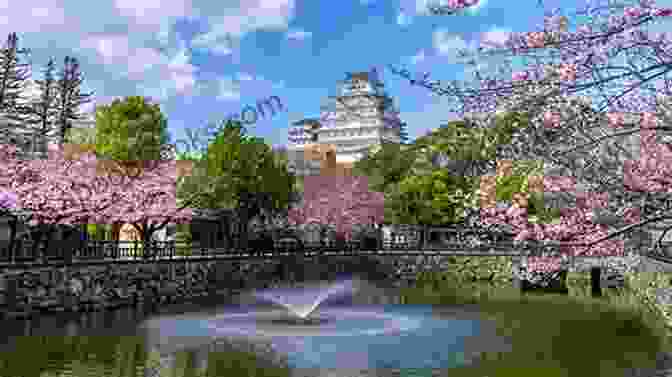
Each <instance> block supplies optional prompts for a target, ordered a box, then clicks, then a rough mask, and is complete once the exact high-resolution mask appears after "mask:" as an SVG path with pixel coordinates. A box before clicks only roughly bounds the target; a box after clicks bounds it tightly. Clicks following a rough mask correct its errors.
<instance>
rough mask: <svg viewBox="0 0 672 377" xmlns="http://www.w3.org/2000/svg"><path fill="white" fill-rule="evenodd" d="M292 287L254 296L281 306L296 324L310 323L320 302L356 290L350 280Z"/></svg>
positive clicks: (270, 290)
mask: <svg viewBox="0 0 672 377" xmlns="http://www.w3.org/2000/svg"><path fill="white" fill-rule="evenodd" d="M298 288H299V289H297V287H294V288H292V289H278V288H274V289H266V290H261V291H257V292H255V293H254V296H255V297H257V298H259V299H261V300H266V301H270V302H272V303H275V304H278V305H281V306H282V307H284V308H285V309H287V310H288V311H289V312H290V313H291V314H293V315H294V316H295V317H296V319H297V322H300V323H304V324H308V323H315V324H317V323H319V321H317V322H315V321H314V322H311V320H310V319H309V318H308V317H309V316H310V315H311V314H312V313H313V312H314V311H315V310H316V309H317V307H318V306H320V304H321V303H322V302H324V301H325V300H326V299H328V298H330V297H339V296H343V295H345V294H352V293H353V292H355V291H356V290H357V285H356V282H355V281H353V280H352V279H350V280H345V281H341V282H337V283H335V284H319V285H317V286H314V287H310V286H309V287H298Z"/></svg>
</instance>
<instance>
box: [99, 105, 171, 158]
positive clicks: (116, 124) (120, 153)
mask: <svg viewBox="0 0 672 377" xmlns="http://www.w3.org/2000/svg"><path fill="white" fill-rule="evenodd" d="M168 140H169V137H168V131H167V120H166V118H165V116H164V115H163V113H162V112H161V109H160V107H159V105H158V104H151V103H149V102H148V101H147V100H146V99H145V98H144V97H140V96H131V97H126V98H124V100H123V101H122V100H115V101H113V102H112V103H111V104H110V105H106V106H99V107H97V108H96V152H97V153H98V154H100V155H103V156H106V157H108V158H110V159H113V160H117V161H149V160H159V159H160V158H161V151H162V149H163V147H165V145H166V144H167V143H168Z"/></svg>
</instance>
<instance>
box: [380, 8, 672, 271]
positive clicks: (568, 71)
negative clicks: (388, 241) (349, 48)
mask: <svg viewBox="0 0 672 377" xmlns="http://www.w3.org/2000/svg"><path fill="white" fill-rule="evenodd" d="M576 15H577V16H581V17H584V18H587V20H588V21H587V22H585V23H584V24H582V25H578V26H577V27H576V28H575V30H572V31H570V30H569V27H568V26H569V25H568V22H569V19H568V18H567V17H566V16H564V15H561V14H560V10H552V11H550V12H549V13H548V14H547V16H546V18H545V20H544V25H543V26H542V27H541V28H540V29H541V30H539V31H535V32H530V33H512V34H511V35H510V37H509V38H508V40H507V41H506V42H505V43H503V44H501V45H496V46H492V47H480V48H479V51H478V53H477V54H470V53H469V52H462V53H461V54H460V55H461V57H462V58H466V59H467V61H466V65H467V66H469V67H470V70H471V71H472V72H473V80H470V81H465V82H462V83H460V82H456V81H453V82H449V83H443V84H442V83H441V82H440V81H430V80H428V78H429V74H424V75H418V76H414V75H413V74H411V73H410V72H409V71H407V70H399V69H395V68H394V67H392V70H393V72H395V73H396V74H398V75H400V76H402V77H404V78H406V79H408V80H409V81H410V82H411V84H417V85H420V86H423V87H425V88H428V89H429V90H431V91H433V92H434V93H436V94H439V95H441V96H444V97H446V98H447V99H448V100H449V101H451V102H452V106H448V108H447V111H454V112H457V113H459V114H461V115H463V116H469V115H470V114H475V113H477V114H482V115H485V117H481V118H480V119H478V118H476V119H475V120H476V121H479V122H481V123H488V122H490V121H491V119H492V118H493V117H492V115H494V114H495V113H497V112H518V113H523V114H526V115H527V116H529V117H530V119H531V120H532V121H531V122H530V124H529V126H528V127H526V128H524V129H522V130H521V132H519V133H518V134H517V135H516V136H515V138H514V140H513V143H512V144H511V145H510V148H508V151H506V152H507V153H508V156H506V158H512V157H513V158H522V159H541V160H543V161H544V163H545V165H546V167H547V168H549V170H546V171H545V173H544V174H545V177H544V179H543V187H544V191H550V193H553V191H554V190H555V191H566V190H569V191H574V192H569V194H572V195H573V196H575V198H574V200H576V208H574V209H573V210H570V209H564V210H563V211H562V213H561V217H560V219H557V220H556V221H557V223H555V224H553V223H551V224H539V223H537V224H531V223H530V222H527V221H525V210H524V206H516V205H513V206H511V207H510V208H507V207H506V206H505V207H503V208H501V207H500V208H499V209H485V208H484V209H483V211H482V212H483V215H484V216H485V217H490V218H491V219H492V221H495V220H498V221H504V222H507V223H508V224H511V225H514V226H515V227H517V228H518V229H519V231H520V233H519V237H518V240H524V239H535V240H554V241H556V243H557V242H560V243H561V248H564V251H565V252H569V253H572V254H575V255H604V254H608V252H610V253H615V254H618V253H620V252H621V251H622V247H619V245H618V243H617V242H616V241H615V240H614V239H615V238H616V237H619V236H624V235H627V234H628V233H629V232H631V231H632V230H633V229H635V228H637V227H642V226H644V225H646V224H649V223H653V222H657V221H661V220H664V219H667V218H670V217H671V216H670V215H669V209H665V208H661V206H660V205H659V203H660V201H661V199H663V200H667V199H669V194H668V193H669V192H670V190H669V186H668V185H666V183H667V182H666V181H665V179H664V177H665V174H666V172H667V170H666V169H664V166H669V160H667V158H668V157H669V153H668V152H667V151H668V150H669V147H668V146H666V145H662V144H658V145H656V144H655V143H654V142H653V141H654V137H655V136H652V135H654V133H655V132H654V131H656V132H659V134H658V136H663V135H661V133H662V131H667V130H669V129H670V128H669V126H668V124H670V120H672V117H670V116H669V115H670V112H669V111H666V109H665V101H666V100H667V99H669V98H670V96H671V95H672V86H671V85H670V84H671V83H672V81H671V80H670V77H669V73H670V71H672V69H671V68H670V67H672V64H670V63H671V62H672V44H671V42H670V41H669V39H668V38H667V36H666V35H665V33H652V32H648V31H647V30H646V29H644V27H645V26H647V24H653V23H654V22H656V21H659V20H662V19H664V18H667V17H670V16H672V9H670V8H660V7H656V6H655V3H654V2H653V1H648V0H647V1H644V0H642V1H639V3H638V5H624V4H621V5H614V4H610V6H607V7H604V6H599V5H591V4H590V2H589V4H588V5H587V7H586V9H583V10H578V11H577V13H576ZM491 57H498V58H501V57H504V58H505V59H507V58H509V59H508V60H506V61H505V62H504V64H502V65H499V66H498V70H497V72H495V73H492V72H485V71H484V70H482V69H481V68H480V67H481V66H484V64H483V63H484V62H485V61H486V60H487V59H488V58H491ZM521 57H524V58H525V59H521ZM512 58H515V59H516V60H517V61H523V62H525V64H526V65H527V67H526V69H524V70H518V69H517V68H516V69H514V68H513V63H512V61H513V60H512ZM619 58H620V59H621V60H620V61H619V60H618V59H619ZM623 61H625V63H623ZM580 95H581V96H580ZM605 113H606V114H605ZM633 113H634V114H633ZM638 114H639V116H638ZM605 115H606V116H605ZM656 119H657V120H663V122H660V123H659V122H657V121H656ZM605 120H606V122H605ZM605 123H607V127H605V126H604V124H605ZM609 127H613V128H617V127H618V128H620V130H618V131H617V132H609V133H607V132H605V131H606V130H605V129H608V128H609ZM629 135H635V136H639V140H637V139H635V143H632V144H636V145H634V147H639V156H637V153H635V151H633V148H632V147H633V145H632V144H631V146H630V147H628V146H626V145H624V139H623V138H624V137H626V136H629ZM595 149H597V150H596V151H595ZM623 156H625V157H624V158H622V157H623ZM666 164H668V165H666ZM551 169H554V170H555V174H552V171H551ZM558 172H560V174H558ZM553 175H560V176H565V178H566V179H572V181H571V182H573V183H574V184H579V183H580V186H581V189H580V190H577V189H578V187H571V189H570V187H569V186H567V185H564V186H563V185H560V186H554V184H553V183H551V182H552V181H553V179H552V178H550V177H549V176H553ZM547 180H549V181H548V182H547ZM556 183H557V182H556ZM559 188H563V190H558V189H559ZM598 192H603V193H604V192H608V193H609V195H608V196H605V194H602V196H600V194H597V193H598ZM544 195H546V194H544ZM598 209H605V210H608V211H609V212H611V214H610V215H611V217H612V218H613V217H622V218H624V219H625V220H627V221H625V222H626V223H629V224H622V223H623V222H621V224H617V226H614V223H613V222H611V223H610V224H607V223H609V221H605V219H604V217H605V216H603V215H604V213H599V212H600V211H598ZM607 217H608V216H607ZM638 217H643V218H638ZM614 228H616V229H614ZM669 229H670V228H667V229H666V230H665V232H663V234H662V235H661V238H659V243H660V239H662V237H663V236H664V234H665V233H666V232H667V230H669ZM609 230H611V232H610V231H609ZM555 267H557V265H556V266H554V268H555ZM539 268H540V269H544V268H545V266H539Z"/></svg>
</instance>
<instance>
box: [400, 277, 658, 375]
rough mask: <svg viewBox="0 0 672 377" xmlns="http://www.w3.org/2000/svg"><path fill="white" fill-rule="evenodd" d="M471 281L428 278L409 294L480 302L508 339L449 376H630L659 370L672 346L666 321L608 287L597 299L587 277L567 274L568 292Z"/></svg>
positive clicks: (431, 300)
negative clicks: (501, 348)
mask: <svg viewBox="0 0 672 377" xmlns="http://www.w3.org/2000/svg"><path fill="white" fill-rule="evenodd" d="M465 280H466V279H459V278H456V277H455V276H454V275H449V274H434V275H425V276H423V279H422V280H420V281H419V282H418V284H416V285H415V286H413V287H410V288H406V289H404V290H403V296H404V300H405V302H407V303H415V304H420V303H423V304H440V305H456V304H457V305H459V304H477V305H478V308H479V310H480V311H481V313H482V315H483V317H484V318H485V319H490V320H494V321H495V323H496V324H497V328H498V332H499V333H500V335H503V336H507V337H510V340H511V344H512V352H509V353H504V354H501V353H500V354H484V355H483V358H482V359H481V360H480V361H479V362H478V363H476V364H475V365H474V366H470V367H462V368H456V369H453V370H451V371H450V373H451V374H450V375H451V376H458V377H461V376H474V377H476V376H478V377H483V376H497V377H506V376H515V377H524V376H535V377H536V376H571V377H578V376H590V377H595V376H609V377H614V376H625V375H626V372H627V370H629V369H632V368H636V369H640V368H642V369H645V368H654V366H655V358H656V355H657V354H658V353H659V352H661V351H663V350H668V349H669V348H670V347H669V342H668V337H667V336H666V334H667V332H666V328H665V326H664V324H663V322H662V321H661V320H660V317H659V316H658V315H656V314H655V313H654V312H652V311H651V310H650V309H649V308H648V307H647V306H645V305H642V304H641V301H640V299H639V298H638V297H636V295H634V294H632V293H631V292H630V291H629V289H628V288H625V289H611V288H610V289H603V291H604V294H603V297H600V298H592V297H590V278H589V276H587V275H586V274H577V273H573V274H570V275H569V276H568V288H570V292H569V294H568V295H558V294H538V293H525V294H521V293H520V291H518V290H516V289H514V288H513V287H511V286H510V285H506V284H503V285H494V284H488V283H482V282H471V281H465Z"/></svg>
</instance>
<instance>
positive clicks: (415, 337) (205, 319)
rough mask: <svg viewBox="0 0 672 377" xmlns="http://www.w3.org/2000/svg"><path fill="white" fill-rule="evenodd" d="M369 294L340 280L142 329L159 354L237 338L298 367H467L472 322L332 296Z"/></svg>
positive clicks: (263, 293) (272, 292)
mask: <svg viewBox="0 0 672 377" xmlns="http://www.w3.org/2000/svg"><path fill="white" fill-rule="evenodd" d="M372 287H373V288H372ZM375 289H377V288H375V287H374V286H371V285H367V284H366V282H364V281H358V280H344V281H339V282H335V283H322V284H316V285H313V286H301V287H293V288H281V287H276V288H271V289H264V290H257V291H253V292H251V294H249V295H247V296H246V297H247V298H251V299H253V300H254V302H253V303H252V304H251V305H243V304H241V305H238V306H233V307H231V306H229V307H220V308H218V309H217V311H216V312H211V313H207V314H205V313H199V314H184V315H177V316H175V315H172V316H165V317H158V318H153V319H150V320H148V321H147V323H146V324H145V327H146V328H147V329H149V330H150V331H149V333H150V334H152V333H153V334H156V335H157V338H154V339H153V340H152V341H151V343H152V344H151V346H150V347H152V348H153V349H160V350H162V351H161V354H166V353H168V354H170V353H175V352H178V351H180V350H195V349H199V347H203V346H205V345H206V344H209V343H212V342H213V341H215V340H216V339H239V340H242V339H244V340H245V341H252V342H255V343H256V342H258V343H259V344H267V345H270V346H272V348H273V349H274V350H275V351H276V352H279V353H281V354H284V355H287V357H288V360H289V363H290V365H291V366H292V367H295V368H299V369H305V368H308V369H319V370H323V369H324V370H327V369H334V368H337V369H340V368H343V366H348V368H355V369H357V370H368V369H371V368H382V367H384V368H390V367H392V368H430V369H433V368H445V367H448V366H454V365H459V364H463V363H467V362H468V361H466V360H468V359H465V354H464V353H463V352H462V351H463V345H462V344H463V340H462V339H463V338H465V337H468V336H471V335H473V333H477V332H478V322H479V321H478V320H477V319H473V320H472V319H457V318H447V317H446V316H442V315H437V314H436V313H435V312H434V311H433V309H432V307H431V306H428V305H399V304H387V305H371V304H370V303H365V304H359V305H355V304H352V303H350V304H342V303H341V304H339V303H334V302H335V301H336V300H334V299H335V298H337V297H342V298H348V297H351V298H352V299H353V300H354V297H356V296H353V294H354V293H357V292H360V291H363V292H365V295H364V296H366V295H369V294H370V293H369V292H370V291H371V290H373V293H371V294H370V296H369V297H381V292H382V291H380V292H378V291H375ZM383 294H384V293H383ZM360 297H362V296H361V295H360ZM269 304H271V305H269ZM150 338H151V337H150Z"/></svg>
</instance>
